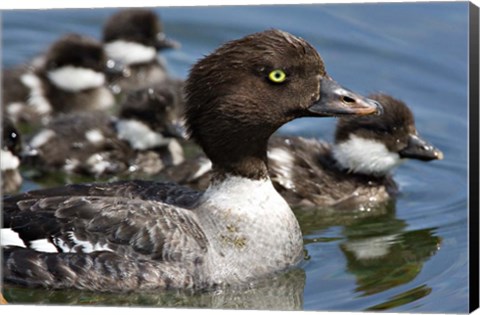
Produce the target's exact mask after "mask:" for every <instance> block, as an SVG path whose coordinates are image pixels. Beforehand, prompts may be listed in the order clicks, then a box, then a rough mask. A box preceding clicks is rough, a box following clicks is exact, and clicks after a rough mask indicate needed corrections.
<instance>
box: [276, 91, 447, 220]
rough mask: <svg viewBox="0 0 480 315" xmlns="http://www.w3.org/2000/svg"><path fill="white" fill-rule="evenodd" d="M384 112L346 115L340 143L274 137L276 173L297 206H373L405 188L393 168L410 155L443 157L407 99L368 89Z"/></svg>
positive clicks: (337, 140) (339, 131) (429, 158)
mask: <svg viewBox="0 0 480 315" xmlns="http://www.w3.org/2000/svg"><path fill="white" fill-rule="evenodd" d="M368 98H370V99H372V100H375V101H377V102H379V103H380V104H381V105H382V108H383V114H382V115H378V116H371V117H368V118H367V117H359V119H358V120H354V119H349V118H347V117H341V118H339V120H338V123H337V126H336V130H335V137H334V138H335V139H334V143H333V144H330V143H328V142H326V141H323V140H318V139H308V138H303V137H272V142H271V143H270V146H269V152H268V156H269V162H270V164H269V165H270V168H271V172H270V176H271V177H272V180H273V181H274V183H275V187H276V188H277V190H278V191H279V192H280V193H281V194H282V195H283V196H284V197H285V199H286V200H287V201H288V202H289V204H290V205H291V206H294V207H299V206H301V207H319V206H320V207H329V208H333V209H342V210H345V209H350V210H358V211H369V210H372V209H375V208H376V207H378V206H379V205H383V204H385V203H386V202H388V201H389V200H390V199H392V198H395V197H396V196H397V195H398V193H399V188H398V185H397V183H396V182H395V180H394V178H393V171H394V169H396V168H397V167H398V166H399V165H401V164H403V163H404V162H405V161H407V160H418V161H424V162H428V161H433V160H442V159H443V152H442V151H441V150H440V149H438V148H437V147H435V146H433V145H432V144H430V143H429V142H428V141H427V140H425V139H424V138H422V137H421V135H420V134H419V133H418V131H417V128H416V125H415V118H414V115H413V113H412V111H411V110H410V108H409V107H408V105H407V104H405V103H404V102H403V101H402V100H400V99H397V98H394V97H392V96H391V95H388V94H385V93H376V94H372V95H368Z"/></svg>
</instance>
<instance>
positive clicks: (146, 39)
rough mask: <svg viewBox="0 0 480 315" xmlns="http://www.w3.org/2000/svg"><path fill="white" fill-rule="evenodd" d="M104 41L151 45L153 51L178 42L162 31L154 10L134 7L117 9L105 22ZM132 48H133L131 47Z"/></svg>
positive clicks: (175, 44)
mask: <svg viewBox="0 0 480 315" xmlns="http://www.w3.org/2000/svg"><path fill="white" fill-rule="evenodd" d="M103 41H104V42H105V43H115V42H122V43H124V44H125V45H124V47H123V48H127V49H128V43H130V44H138V45H143V46H144V47H152V48H154V50H155V51H158V50H161V49H165V48H177V47H178V46H179V44H178V43H177V42H175V41H173V40H170V39H169V38H167V37H166V36H165V33H164V32H163V25H162V23H161V21H160V18H159V16H158V15H157V14H155V12H153V11H152V10H148V9H142V8H135V9H126V10H121V11H118V12H117V13H115V14H113V15H112V16H111V17H110V18H109V19H108V20H107V22H106V23H105V26H104V28H103ZM132 49H133V48H132Z"/></svg>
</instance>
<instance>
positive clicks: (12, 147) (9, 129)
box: [0, 115, 23, 195]
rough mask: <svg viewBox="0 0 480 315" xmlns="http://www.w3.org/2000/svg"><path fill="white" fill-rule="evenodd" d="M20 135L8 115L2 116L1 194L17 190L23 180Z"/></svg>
mask: <svg viewBox="0 0 480 315" xmlns="http://www.w3.org/2000/svg"><path fill="white" fill-rule="evenodd" d="M21 152H22V136H21V134H20V132H19V131H18V128H17V127H16V126H15V124H14V123H13V121H12V119H10V118H9V117H8V116H5V115H4V116H3V117H2V149H1V151H0V153H1V158H0V161H1V163H0V166H1V169H2V194H3V195H5V194H12V193H15V192H17V191H18V190H19V189H20V187H21V185H22V182H23V178H22V175H21V174H20V170H19V167H20V164H21V157H20V155H21Z"/></svg>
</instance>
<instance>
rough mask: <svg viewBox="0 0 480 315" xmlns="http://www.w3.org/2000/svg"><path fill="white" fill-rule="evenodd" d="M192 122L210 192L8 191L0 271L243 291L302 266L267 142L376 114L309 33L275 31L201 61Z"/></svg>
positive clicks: (142, 286)
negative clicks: (331, 70) (287, 131)
mask: <svg viewBox="0 0 480 315" xmlns="http://www.w3.org/2000/svg"><path fill="white" fill-rule="evenodd" d="M185 92H186V104H185V122H186V127H187V130H188V132H189V134H190V136H191V138H192V139H193V140H194V141H196V143H198V145H200V146H201V147H202V149H203V150H204V152H205V154H206V155H207V156H208V158H209V159H210V160H211V161H212V164H213V176H212V180H211V183H210V186H209V187H208V188H207V189H206V190H205V191H196V190H192V189H190V188H188V187H185V186H181V185H178V184H176V183H172V182H159V181H144V180H127V181H114V182H107V183H98V182H97V183H90V184H75V185H66V186H60V187H53V188H46V189H40V190H33V191H29V192H24V193H22V194H17V195H14V196H10V197H6V198H4V199H3V207H4V208H3V210H4V211H3V228H2V238H1V242H2V243H1V244H2V248H3V279H4V281H5V282H8V283H16V284H19V285H24V286H42V287H46V288H51V289H63V288H76V289H82V290H92V291H110V292H115V291H121V292H125V291H132V290H136V291H139V290H158V289H185V290H187V289H188V290H194V291H197V290H209V289H214V288H219V287H237V286H238V287H242V286H244V285H248V284H249V283H251V282H255V281H257V280H259V279H262V278H267V277H269V276H272V275H274V274H277V273H280V272H283V271H286V270H288V269H291V268H296V267H297V266H298V264H299V263H300V262H301V261H302V259H303V257H304V249H303V239H302V233H301V230H300V227H299V224H298V221H297V219H296V217H295V215H294V214H293V212H292V210H291V208H290V207H289V205H288V204H287V203H286V201H285V200H284V199H283V198H282V197H281V195H280V194H278V192H277V191H276V190H275V188H274V187H273V184H272V182H271V180H270V178H269V175H268V169H267V144H268V139H269V137H270V135H272V134H273V133H274V132H275V131H276V130H277V129H278V128H279V127H280V126H282V125H283V124H285V123H287V122H289V121H291V120H293V119H296V118H301V117H328V116H342V115H369V114H377V113H379V112H380V111H381V106H380V105H379V104H378V103H377V102H375V101H373V100H370V99H368V98H365V97H363V96H361V95H358V94H356V93H354V92H352V91H350V90H347V89H345V88H342V87H341V86H340V85H339V84H338V83H336V82H335V81H334V80H333V79H332V78H331V77H330V76H329V75H328V74H327V72H326V70H325V65H324V62H323V60H322V59H321V57H320V55H319V54H318V52H317V50H316V49H315V48H314V47H313V46H312V45H310V44H309V43H308V42H307V41H306V40H304V39H302V38H300V37H297V36H294V35H292V34H290V33H287V32H285V31H281V30H277V29H270V30H266V31H262V32H258V33H253V34H250V35H246V36H245V37H242V38H240V39H236V40H231V41H228V42H226V43H225V44H223V45H221V46H220V47H219V48H217V49H216V50H214V51H213V52H212V53H210V54H208V55H206V56H205V57H203V58H201V59H200V60H199V61H197V62H196V63H195V64H194V65H193V67H192V68H191V70H190V73H189V76H188V78H187V81H186V86H185Z"/></svg>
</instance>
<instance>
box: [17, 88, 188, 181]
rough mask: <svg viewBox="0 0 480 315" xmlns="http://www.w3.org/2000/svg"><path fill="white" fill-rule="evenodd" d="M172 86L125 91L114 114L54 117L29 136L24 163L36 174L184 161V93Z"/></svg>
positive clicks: (114, 171)
mask: <svg viewBox="0 0 480 315" xmlns="http://www.w3.org/2000/svg"><path fill="white" fill-rule="evenodd" d="M179 90H180V89H171V88H170V86H163V85H162V86H158V87H156V88H147V89H140V90H136V91H131V92H129V93H128V94H127V96H126V97H125V99H124V101H123V102H122V103H121V104H120V105H119V113H118V115H113V114H110V113H107V112H104V111H85V112H78V113H68V114H63V115H59V116H57V117H55V118H54V119H52V121H50V122H49V123H48V124H47V125H46V126H44V127H43V128H41V129H40V130H39V131H38V132H36V133H34V135H33V136H31V137H30V139H29V140H28V142H27V145H26V150H25V153H24V154H23V157H24V158H23V160H24V165H26V166H27V167H30V168H33V169H35V171H36V172H37V173H38V176H44V174H45V173H51V172H55V171H61V172H65V173H66V174H67V175H85V176H88V177H91V176H93V177H95V178H102V177H103V178H105V177H106V176H114V175H118V176H130V177H131V176H133V175H139V176H147V175H153V174H156V173H158V172H160V171H161V170H162V169H163V168H164V167H165V166H167V165H178V164H180V163H181V162H183V160H184V157H183V149H182V146H181V145H180V143H179V142H178V140H177V139H179V140H182V139H183V138H184V137H185V128H184V125H183V124H184V123H183V120H182V117H181V113H182V108H183V107H184V96H183V95H179V94H178V93H177V92H178V91H179ZM66 179H68V178H66Z"/></svg>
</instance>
